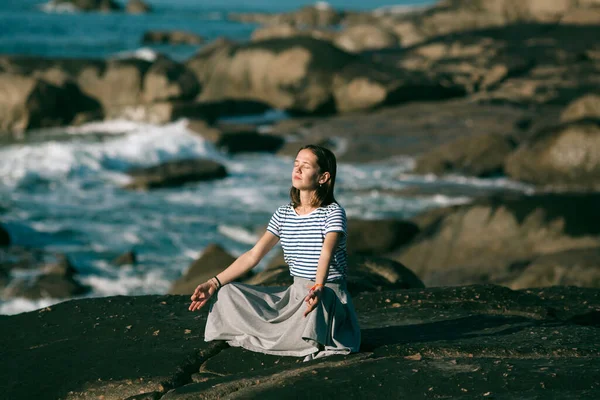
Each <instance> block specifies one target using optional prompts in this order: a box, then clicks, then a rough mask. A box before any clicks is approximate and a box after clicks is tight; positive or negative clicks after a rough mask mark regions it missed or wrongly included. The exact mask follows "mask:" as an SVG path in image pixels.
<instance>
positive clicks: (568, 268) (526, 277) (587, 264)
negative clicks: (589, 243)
mask: <svg viewBox="0 0 600 400" xmlns="http://www.w3.org/2000/svg"><path fill="white" fill-rule="evenodd" d="M508 286H509V287H510V288H512V289H524V288H531V287H548V286H578V287H590V288H600V247H592V248H586V249H576V250H567V251H562V252H558V253H552V254H547V255H543V256H541V257H539V258H536V259H535V260H533V262H532V263H531V264H529V265H527V267H526V268H525V269H524V270H523V272H521V273H520V274H519V276H518V277H517V278H516V279H514V280H513V281H511V282H510V283H508Z"/></svg>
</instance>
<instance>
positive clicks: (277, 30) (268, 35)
mask: <svg viewBox="0 0 600 400" xmlns="http://www.w3.org/2000/svg"><path fill="white" fill-rule="evenodd" d="M295 36H307V37H312V38H315V39H320V40H326V41H331V40H333V39H334V38H335V37H336V32H335V31H332V30H327V29H317V28H314V29H305V28H298V27H296V26H293V25H290V24H277V25H265V26H261V27H259V28H256V29H255V30H254V31H253V32H252V36H251V39H252V40H253V41H261V40H267V39H275V38H290V37H295Z"/></svg>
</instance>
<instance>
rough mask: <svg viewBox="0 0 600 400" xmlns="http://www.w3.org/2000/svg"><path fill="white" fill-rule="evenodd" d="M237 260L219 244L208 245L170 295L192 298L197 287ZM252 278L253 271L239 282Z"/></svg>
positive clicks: (174, 286)
mask: <svg viewBox="0 0 600 400" xmlns="http://www.w3.org/2000/svg"><path fill="white" fill-rule="evenodd" d="M235 260H236V258H235V257H233V256H231V255H230V254H229V253H227V252H226V251H225V250H224V249H223V248H222V247H221V246H219V245H217V244H210V245H208V246H207V247H206V249H204V252H203V253H202V256H201V257H200V258H199V259H197V260H196V261H194V262H193V263H192V264H191V265H190V266H189V268H188V269H187V271H186V273H185V275H184V276H183V277H181V278H180V279H178V280H177V281H176V282H175V283H173V286H171V289H170V290H169V294H184V295H188V296H190V295H191V294H192V293H194V290H196V286H198V285H199V284H201V283H204V282H206V281H207V280H209V279H210V278H212V277H213V276H215V275H217V274H219V273H220V272H222V271H223V270H225V268H227V267H228V266H229V265H231V263H233V262H234V261H235ZM250 276H252V272H251V271H249V272H248V273H247V274H246V275H244V276H241V277H240V278H239V280H244V279H247V278H248V277H250Z"/></svg>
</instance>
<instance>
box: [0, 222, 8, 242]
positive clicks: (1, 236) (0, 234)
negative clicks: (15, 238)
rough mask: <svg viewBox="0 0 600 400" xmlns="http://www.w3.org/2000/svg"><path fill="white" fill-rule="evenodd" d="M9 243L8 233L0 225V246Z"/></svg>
mask: <svg viewBox="0 0 600 400" xmlns="http://www.w3.org/2000/svg"><path fill="white" fill-rule="evenodd" d="M8 245H10V235H9V234H8V231H7V230H6V229H4V228H3V227H2V225H0V246H8Z"/></svg>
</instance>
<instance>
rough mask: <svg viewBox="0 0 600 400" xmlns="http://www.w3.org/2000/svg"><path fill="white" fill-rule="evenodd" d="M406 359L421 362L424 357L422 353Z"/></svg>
mask: <svg viewBox="0 0 600 400" xmlns="http://www.w3.org/2000/svg"><path fill="white" fill-rule="evenodd" d="M404 358H406V359H407V360H414V361H420V360H421V359H422V358H423V356H422V355H421V353H416V354H412V355H410V356H405V357H404Z"/></svg>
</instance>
